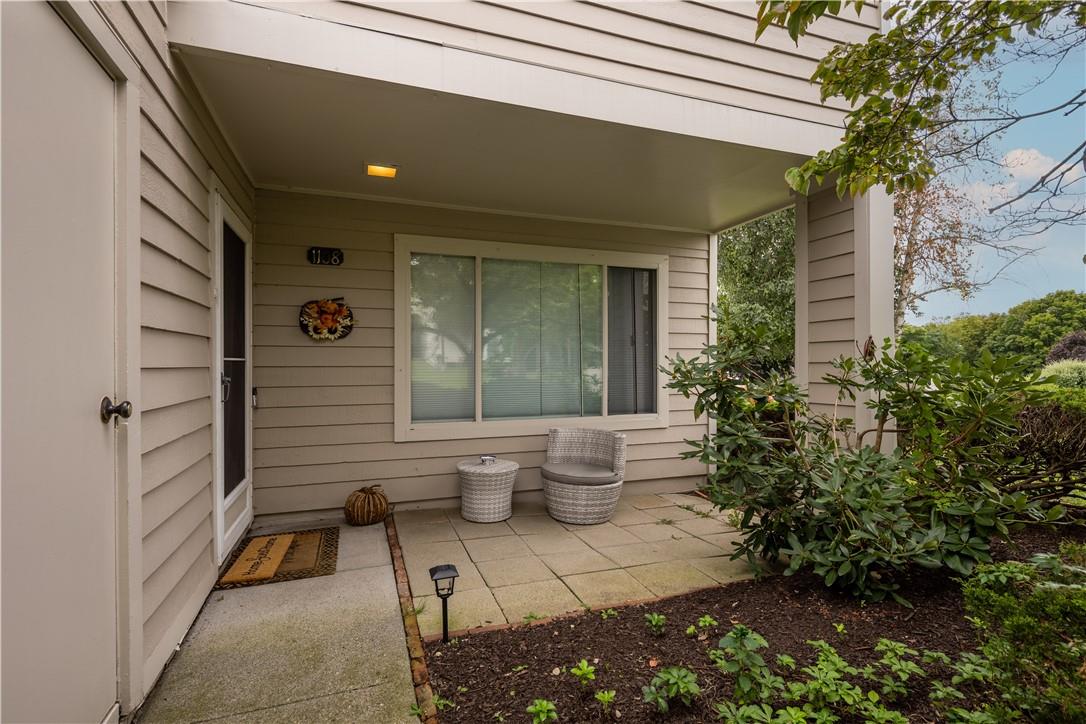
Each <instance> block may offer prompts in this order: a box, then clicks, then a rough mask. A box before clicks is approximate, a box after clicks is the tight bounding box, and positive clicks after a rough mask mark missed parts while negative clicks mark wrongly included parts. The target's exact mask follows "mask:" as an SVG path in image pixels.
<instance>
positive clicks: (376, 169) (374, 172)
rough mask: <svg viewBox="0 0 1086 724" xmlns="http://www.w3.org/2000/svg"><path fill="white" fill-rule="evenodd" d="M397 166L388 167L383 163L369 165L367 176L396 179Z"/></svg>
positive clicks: (367, 166) (367, 165)
mask: <svg viewBox="0 0 1086 724" xmlns="http://www.w3.org/2000/svg"><path fill="white" fill-rule="evenodd" d="M396 168H397V167H396V166H386V165H385V164H382V163H367V164H366V175H367V176H379V177H381V178H396Z"/></svg>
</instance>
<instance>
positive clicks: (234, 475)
mask: <svg viewBox="0 0 1086 724" xmlns="http://www.w3.org/2000/svg"><path fill="white" fill-rule="evenodd" d="M245 246H246V245H245V242H244V241H242V239H241V237H239V236H238V235H237V234H236V233H235V232H234V230H233V229H231V228H230V225H229V224H227V223H225V222H224V223H223V229H222V267H221V268H222V354H223V359H222V407H223V410H222V422H223V424H222V434H223V455H222V465H223V497H224V499H228V498H229V497H230V494H231V493H233V492H234V491H235V490H237V488H238V487H240V486H241V485H243V484H244V483H245V481H246V477H247V474H248V471H247V470H246V461H247V458H248V452H247V450H246V446H247V441H246V434H245V433H246V429H247V427H248V424H247V423H248V420H247V414H248V405H249V393H248V390H249V380H248V379H246V371H247V367H248V365H247V364H246V363H247V355H248V350H247V348H246V347H247V345H246V342H247V340H246V335H245V330H246V329H247V328H248V321H249V320H248V319H247V314H248V305H247V304H246V299H245V257H246V254H245V252H246V248H245Z"/></svg>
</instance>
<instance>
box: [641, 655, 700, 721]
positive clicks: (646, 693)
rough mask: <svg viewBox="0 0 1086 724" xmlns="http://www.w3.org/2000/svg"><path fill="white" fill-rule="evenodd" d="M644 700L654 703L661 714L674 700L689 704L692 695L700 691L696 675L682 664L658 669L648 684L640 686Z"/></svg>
mask: <svg viewBox="0 0 1086 724" xmlns="http://www.w3.org/2000/svg"><path fill="white" fill-rule="evenodd" d="M641 693H642V695H643V697H644V700H645V701H646V702H647V703H649V704H655V705H656V708H657V710H659V712H660V713H661V714H666V713H667V712H668V710H669V709H670V707H671V706H672V705H673V704H674V703H675V702H676V701H679V702H682V703H683V705H685V706H690V704H691V703H693V701H694V697H696V696H698V695H699V694H700V693H701V687H700V686H698V675H697V674H695V673H694V672H693V671H691V670H690V669H687V668H684V667H682V666H667V667H665V668H663V669H660V671H658V672H657V673H656V676H654V677H652V681H650V682H649V685H648V686H642V687H641Z"/></svg>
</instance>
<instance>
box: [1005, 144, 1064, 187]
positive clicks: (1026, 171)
mask: <svg viewBox="0 0 1086 724" xmlns="http://www.w3.org/2000/svg"><path fill="white" fill-rule="evenodd" d="M1055 165H1056V159H1054V158H1051V157H1049V156H1046V155H1044V154H1043V153H1041V152H1040V151H1038V150H1037V149H1036V148H1015V149H1012V150H1010V151H1007V153H1006V155H1004V156H1003V166H1004V168H1006V169H1007V173H1008V174H1010V176H1011V178H1014V179H1020V180H1028V181H1033V180H1036V179H1039V178H1040V177H1041V176H1042V175H1044V174H1045V173H1047V172H1048V171H1050V170H1052V167H1053V166H1055Z"/></svg>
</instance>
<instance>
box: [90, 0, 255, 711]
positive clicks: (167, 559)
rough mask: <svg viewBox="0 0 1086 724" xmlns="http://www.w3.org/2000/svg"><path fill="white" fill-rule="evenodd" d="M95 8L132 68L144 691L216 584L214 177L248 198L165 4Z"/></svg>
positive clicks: (247, 201) (248, 206)
mask: <svg viewBox="0 0 1086 724" xmlns="http://www.w3.org/2000/svg"><path fill="white" fill-rule="evenodd" d="M98 7H99V8H100V9H101V11H102V14H103V15H104V16H105V17H106V19H107V20H108V22H109V23H110V25H112V27H113V29H114V31H115V32H116V34H117V36H118V37H119V38H120V39H121V41H122V42H123V43H124V44H125V45H126V46H127V48H128V50H129V52H130V53H131V54H132V56H133V57H134V58H135V59H136V61H137V62H138V64H139V66H140V69H141V71H142V75H141V78H140V82H139V86H140V118H139V122H140V128H139V131H140V149H141V159H140V190H141V197H142V208H141V212H140V229H141V239H142V245H141V249H140V281H141V295H140V296H141V299H140V303H141V338H140V350H141V352H140V355H141V357H140V358H141V370H142V373H141V374H142V384H141V395H142V400H143V404H142V409H141V411H140V424H141V428H142V450H141V453H142V480H143V499H142V503H141V505H142V516H141V517H142V540H143V550H142V561H143V571H142V575H143V597H142V618H143V624H142V631H143V657H144V658H143V661H142V662H132V667H133V668H134V669H138V668H140V667H142V681H143V687H144V688H143V691H144V693H146V690H147V688H149V687H150V686H151V684H153V683H154V680H155V677H156V676H157V675H158V672H159V671H161V669H162V666H163V665H164V664H165V662H166V660H167V659H168V657H169V656H170V654H171V653H172V652H173V649H174V646H175V645H176V644H177V642H178V641H179V640H180V638H181V637H182V636H183V635H184V632H185V631H186V629H187V628H188V626H189V625H190V624H191V623H192V620H193V619H194V618H195V616H196V613H197V612H198V611H199V609H200V606H201V605H202V604H203V601H204V598H205V597H206V596H207V592H208V591H209V590H210V588H211V585H212V582H213V581H214V578H215V574H216V564H215V561H214V552H213V525H212V510H213V500H212V497H213V493H212V464H211V397H210V394H211V379H210V363H211V356H210V344H209V337H210V334H211V310H210V308H211V293H210V275H211V259H210V253H209V236H208V234H209V227H208V218H209V208H208V200H209V195H208V194H209V184H210V178H211V173H212V172H214V173H215V174H216V175H217V176H218V177H219V178H220V179H221V180H222V183H223V184H224V186H225V187H226V188H228V189H229V190H230V192H231V194H232V196H233V198H234V199H235V200H236V202H237V203H239V204H241V205H242V210H243V211H244V212H247V213H248V214H249V215H251V212H252V195H253V191H252V187H251V185H250V183H249V181H248V178H247V175H246V174H245V172H244V171H243V170H242V169H241V167H240V166H239V165H238V163H237V161H236V159H235V158H234V156H233V154H232V153H231V151H230V150H229V148H228V146H227V144H226V142H225V141H224V140H223V138H222V136H221V134H220V133H219V131H218V129H217V127H216V126H215V124H214V122H213V121H212V120H211V117H210V115H209V114H208V112H207V110H206V108H204V106H203V104H202V103H201V102H200V101H199V100H198V98H199V96H198V94H197V93H196V92H195V90H194V89H193V88H192V86H191V84H190V82H189V80H188V78H187V76H186V75H185V72H184V70H183V69H182V68H181V67H180V66H178V65H177V64H176V63H175V62H174V59H173V57H172V56H171V54H170V50H169V48H168V46H167V43H166V32H165V23H166V18H167V10H166V4H165V3H161V2H159V3H143V2H133V3H123V4H122V3H100V4H99V5H98Z"/></svg>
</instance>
